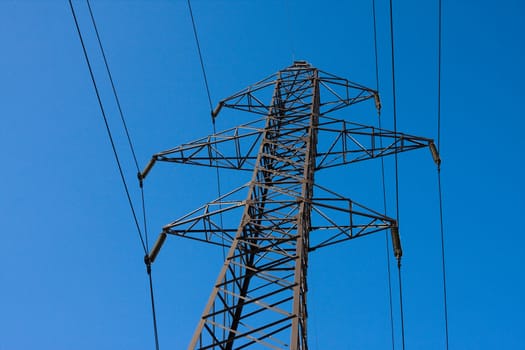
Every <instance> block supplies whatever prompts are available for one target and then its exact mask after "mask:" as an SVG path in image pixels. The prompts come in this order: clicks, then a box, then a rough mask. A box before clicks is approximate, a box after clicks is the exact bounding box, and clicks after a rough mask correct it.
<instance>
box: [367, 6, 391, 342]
mask: <svg viewBox="0 0 525 350" xmlns="http://www.w3.org/2000/svg"><path fill="white" fill-rule="evenodd" d="M372 17H373V20H374V58H375V71H376V90H377V93H378V94H379V55H378V49H377V20H376V2H375V0H372ZM377 120H378V127H379V129H382V128H381V113H380V111H379V110H378V113H377ZM379 146H380V148H381V149H383V138H382V137H380V138H379ZM381 182H382V188H383V212H384V214H385V215H386V213H387V201H386V182H385V160H384V158H383V157H381ZM385 247H386V267H387V273H388V301H389V310H390V335H391V340H392V350H394V349H395V336H394V334H395V333H394V310H393V302H392V272H391V270H390V240H389V238H388V232H386V231H385Z"/></svg>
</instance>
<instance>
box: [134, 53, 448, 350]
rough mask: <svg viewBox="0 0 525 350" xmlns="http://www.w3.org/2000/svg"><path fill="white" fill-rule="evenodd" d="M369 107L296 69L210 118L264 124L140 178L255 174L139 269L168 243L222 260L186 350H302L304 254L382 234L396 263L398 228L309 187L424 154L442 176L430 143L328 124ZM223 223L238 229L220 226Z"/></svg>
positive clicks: (179, 224)
mask: <svg viewBox="0 0 525 350" xmlns="http://www.w3.org/2000/svg"><path fill="white" fill-rule="evenodd" d="M269 89H272V90H273V93H272V97H271V101H270V102H267V101H266V99H265V98H263V97H262V96H263V95H264V93H265V92H266V93H267V91H268V90H269ZM369 99H373V100H374V101H375V105H376V107H377V108H380V102H379V96H378V93H377V92H376V91H374V90H372V89H369V88H366V87H364V86H362V85H359V84H355V83H352V82H350V81H348V80H346V79H343V78H339V77H337V76H334V75H332V74H329V73H326V72H323V71H321V70H318V69H317V68H314V67H312V66H311V65H309V64H308V63H306V62H305V61H296V62H295V63H294V64H293V65H292V66H290V67H288V68H286V69H283V70H281V71H279V72H278V73H276V74H274V75H272V76H270V77H268V78H266V79H263V80H261V81H260V82H258V83H256V84H254V85H252V86H250V87H248V88H246V89H244V90H242V91H240V92H238V93H236V94H234V95H232V96H231V97H229V98H226V99H224V100H222V101H221V102H220V103H219V104H218V106H217V108H216V109H215V110H214V112H213V113H212V114H213V118H216V117H217V116H218V114H219V112H220V111H221V109H223V108H232V109H237V110H241V111H246V112H252V113H255V114H260V115H263V116H265V117H264V118H262V119H259V120H256V121H254V122H250V123H247V124H244V125H241V126H239V127H236V128H233V129H229V130H226V131H223V132H219V133H217V134H215V135H211V136H209V137H206V138H202V139H199V140H196V141H193V142H190V143H186V144H183V145H181V146H178V147H175V148H173V149H170V150H166V151H163V152H159V153H157V154H155V155H153V157H152V159H151V161H150V162H149V163H148V165H147V166H146V167H145V169H144V171H143V172H142V173H140V174H139V179H140V181H141V182H142V181H143V180H144V179H145V177H146V176H147V175H148V173H149V172H150V170H151V169H152V167H153V166H154V164H155V162H158V161H161V162H170V163H182V164H193V165H200V166H209V167H219V168H228V169H237V170H245V171H252V179H251V181H250V182H249V183H248V184H246V185H244V186H242V187H240V188H238V189H236V190H233V191H231V192H229V193H227V194H225V195H223V196H221V197H220V198H218V199H216V200H214V201H212V202H210V203H208V204H206V205H204V206H203V207H201V208H198V209H196V210H194V211H193V212H191V213H189V214H187V215H185V216H183V217H181V218H179V219H177V220H175V221H173V222H171V223H170V224H167V225H166V226H164V228H163V230H162V232H161V234H160V236H159V240H158V241H157V243H156V244H155V245H154V247H153V249H152V251H151V252H150V254H149V256H148V257H147V259H148V261H150V262H153V261H154V259H155V258H156V257H157V255H158V253H159V251H160V249H161V246H162V244H163V243H164V241H165V239H166V234H173V235H176V236H181V237H185V238H190V239H194V240H198V241H203V242H207V243H211V244H215V245H219V246H225V247H228V248H229V251H228V254H227V257H226V261H225V263H224V265H223V267H222V269H221V272H220V273H219V276H218V278H217V281H216V283H215V287H214V288H213V290H212V292H211V295H210V298H209V300H208V303H207V305H206V307H205V309H204V312H203V314H202V317H201V319H200V322H199V324H198V326H197V329H196V331H195V333H194V336H193V338H192V340H191V343H190V345H189V347H188V349H192V350H193V349H217V350H218V349H221V350H231V349H244V348H249V347H255V348H257V349H260V348H265V349H293V350H306V349H308V343H307V323H306V321H307V315H308V313H307V303H306V293H307V290H308V288H307V267H308V254H309V252H311V251H313V250H316V249H318V248H322V247H326V246H329V245H333V244H336V243H339V242H343V241H347V240H350V239H353V238H357V237H361V236H365V235H368V234H371V233H374V232H378V231H382V230H386V229H390V230H391V232H392V235H393V241H394V242H395V245H394V254H395V256H396V257H398V258H399V257H400V256H401V254H402V252H401V245H400V241H399V234H398V227H397V223H396V221H395V220H394V219H391V218H389V217H386V216H384V215H382V214H380V213H378V212H376V211H373V210H371V209H369V208H366V207H365V206H363V205H361V204H358V203H356V202H354V201H352V200H350V199H348V198H344V197H342V196H340V195H338V194H337V193H335V192H333V191H331V190H329V189H327V188H324V187H322V186H319V185H317V184H315V181H314V174H315V172H316V171H318V170H321V169H325V168H330V167H335V166H341V165H346V164H350V163H354V162H359V161H364V160H368V159H373V158H377V157H383V156H387V155H390V154H394V153H396V152H404V151H409V150H414V149H419V148H423V147H429V148H430V150H431V152H432V156H433V158H434V160H435V162H436V163H437V164H438V166H439V162H440V160H439V155H438V154H437V150H436V148H435V146H434V143H433V141H432V140H431V139H428V138H422V137H417V136H412V135H408V134H403V133H394V132H392V131H388V130H383V129H378V128H375V127H372V126H366V125H361V124H356V123H351V122H348V121H346V120H342V119H336V118H333V117H331V116H330V113H333V112H334V111H337V110H339V109H342V108H345V107H348V106H351V105H353V104H356V103H358V102H362V101H366V100H369ZM321 137H323V142H322V143H320V142H319V138H321ZM380 145H382V146H380ZM246 191H247V195H246V196H245V197H244V198H243V197H242V194H243V193H246ZM240 195H241V196H240ZM230 214H231V215H238V216H240V217H241V220H240V223H239V224H238V225H237V226H234V227H228V225H220V224H219V223H220V222H221V220H219V217H220V216H221V215H230ZM341 217H343V218H345V219H344V222H341ZM226 222H229V220H228V221H226Z"/></svg>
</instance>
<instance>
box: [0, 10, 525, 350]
mask: <svg viewBox="0 0 525 350" xmlns="http://www.w3.org/2000/svg"><path fill="white" fill-rule="evenodd" d="M74 4H75V6H76V9H77V14H78V16H79V20H80V25H81V29H82V32H83V34H84V35H85V40H86V43H87V48H88V51H89V54H90V57H91V59H92V61H93V66H94V69H95V74H96V77H97V82H98V84H99V86H100V88H101V94H102V97H103V101H104V105H105V107H106V110H107V113H108V116H109V119H110V125H111V127H112V130H113V132H114V136H115V139H116V141H117V148H118V150H119V154H120V156H121V157H122V160H123V165H124V171H125V174H126V177H127V180H128V183H129V184H130V185H131V187H132V193H131V195H132V197H133V199H134V202H135V204H136V206H137V207H140V206H139V204H140V197H139V195H140V193H139V191H138V186H137V183H136V171H135V169H134V166H133V163H132V159H131V155H130V153H129V150H128V149H127V148H126V142H125V138H124V134H123V130H122V126H121V125H120V124H119V121H118V115H117V110H116V106H115V104H114V101H113V100H112V97H111V94H110V86H109V82H108V80H107V77H106V76H105V75H104V71H103V66H102V64H103V62H102V58H101V56H100V53H99V51H98V50H97V47H96V43H95V37H94V33H93V30H92V27H91V26H90V23H89V21H88V17H87V15H88V12H87V7H86V6H85V2H83V1H75V2H74ZM192 4H193V11H194V15H195V19H196V22H197V29H198V31H199V37H200V42H201V48H202V50H203V55H204V60H205V64H206V70H207V73H208V79H209V83H210V91H211V95H212V99H213V102H214V103H216V102H217V101H218V100H219V99H222V98H225V97H227V96H229V95H231V94H232V93H234V92H236V91H238V90H240V89H242V88H244V87H245V86H247V85H249V84H251V83H254V82H256V81H258V80H259V79H261V78H263V77H266V76H267V75H270V74H272V73H274V72H276V71H277V70H279V69H281V68H284V67H286V66H288V65H290V64H291V63H292V61H293V59H294V58H296V59H305V60H307V61H309V62H310V63H312V64H313V65H315V66H317V67H319V68H320V69H323V70H325V71H328V72H331V73H334V74H337V75H339V76H343V77H346V78H348V79H350V80H353V81H356V82H359V83H361V84H364V85H367V86H370V87H375V64H374V51H373V34H372V28H373V27H372V16H371V2H370V1H364V2H363V1H344V2H343V1H335V0H334V1H328V0H327V1H323V2H318V1H298V0H288V1H276V0H271V1H234V0H232V1H198V0H195V1H193V2H192ZM92 7H93V10H94V13H95V16H96V18H97V22H98V26H99V31H100V34H101V37H102V40H103V43H104V46H105V49H106V54H107V56H108V60H109V63H110V66H111V72H112V74H113V77H114V79H115V81H116V84H117V89H118V92H119V97H120V99H121V104H122V106H123V109H124V113H125V116H126V120H127V122H128V127H129V129H130V131H131V134H132V137H133V140H134V142H135V147H136V151H137V156H138V159H139V162H140V163H141V165H145V164H146V162H147V161H148V160H149V158H150V156H151V155H152V154H153V153H155V152H158V151H160V150H164V149H167V148H170V147H173V146H176V145H178V144H181V143H183V142H187V141H190V140H193V139H196V138H198V137H202V136H205V135H207V134H209V133H211V130H212V125H211V121H210V117H209V107H208V101H207V96H206V92H205V88H204V84H203V80H202V75H201V71H200V66H199V61H198V56H197V51H196V47H195V41H194V38H193V32H192V28H191V21H190V17H189V12H188V9H187V5H186V1H179V0H177V1H130V2H126V1H96V0H93V1H92ZM377 10H378V17H377V19H378V39H379V41H378V43H379V62H380V70H379V72H380V93H381V96H382V99H383V107H384V110H383V114H382V118H383V123H384V126H385V127H387V128H391V127H392V93H391V89H390V86H391V80H390V64H389V62H390V58H389V54H390V51H389V50H390V49H389V46H388V44H389V42H388V2H387V1H382V0H378V1H377ZM443 10H444V26H443V76H442V89H443V90H442V135H441V141H442V144H441V158H442V160H443V164H442V183H443V197H444V224H445V240H446V252H447V255H446V259H447V274H448V275H447V277H448V280H447V283H448V301H449V304H448V306H449V332H450V348H451V349H494V348H501V349H520V348H524V347H525V345H524V344H525V332H524V329H525V324H524V321H523V315H524V314H525V301H524V299H523V295H525V283H524V273H523V270H522V267H523V266H524V263H525V261H524V254H523V246H524V243H525V238H524V234H525V230H524V229H523V227H522V225H521V224H519V222H520V220H521V219H522V218H523V212H524V210H525V188H524V182H523V178H525V174H524V168H523V160H524V158H523V154H522V150H523V149H524V147H525V142H524V141H523V138H522V130H523V129H524V126H525V125H524V124H525V123H524V121H523V118H522V117H523V111H522V99H523V94H524V92H525V91H524V87H523V81H524V80H525V69H524V67H523V64H522V63H523V61H525V52H524V51H525V37H524V35H523V33H524V29H525V28H524V26H523V18H524V15H525V8H524V5H523V4H522V3H521V2H520V1H518V0H514V1H513V0H503V1H500V2H498V3H497V6H496V5H495V4H494V3H493V2H488V1H473V0H471V1H467V0H461V1H455V2H452V1H444V8H443ZM394 16H395V17H394V18H395V35H396V37H395V38H396V47H395V50H396V51H395V53H396V84H397V103H398V105H397V107H398V108H397V115H398V129H399V130H400V131H404V132H407V133H411V134H415V135H421V136H426V137H433V138H435V137H436V136H437V128H436V102H437V99H436V91H437V90H436V86H437V81H436V76H437V70H436V69H437V61H436V57H437V41H436V40H437V36H436V35H437V31H436V30H437V2H436V1H433V2H421V1H414V0H412V1H409V0H405V1H394ZM0 42H1V43H2V47H3V50H2V55H0V67H1V79H0V95H1V96H2V99H1V101H2V103H0V111H1V112H0V113H1V118H2V119H1V120H2V127H1V128H0V152H1V153H0V154H1V166H0V169H1V179H2V181H1V182H0V193H1V196H0V213H1V214H0V220H1V221H0V222H1V223H2V233H1V246H2V248H3V249H2V250H3V252H4V257H3V261H4V264H3V268H2V269H0V271H1V272H0V285H1V286H2V288H1V292H0V310H1V311H0V330H1V331H0V349H2V350H4V349H6V350H7V349H9V350H11V349H35V348H39V349H46V348H54V349H72V348H73V349H92V348H98V349H114V348H117V349H147V348H154V342H153V333H152V326H151V314H150V304H149V294H148V293H149V292H148V284H147V275H146V273H145V268H144V264H143V261H142V258H143V254H142V250H141V246H140V244H139V240H138V238H137V233H136V231H135V227H134V225H133V222H132V217H131V213H130V210H129V207H128V204H127V202H126V198H125V195H124V191H123V188H122V184H121V182H120V178H119V174H118V172H117V168H116V164H115V161H114V159H113V155H112V153H111V148H110V145H109V142H108V138H107V135H106V134H105V130H104V125H103V122H102V118H101V115H100V111H99V109H98V104H97V101H96V97H95V94H94V90H93V87H92V85H91V81H90V78H89V74H88V70H87V67H86V64H85V61H84V58H83V55H82V51H81V46H80V43H79V40H78V37H77V33H76V31H75V28H74V22H73V19H72V16H71V13H70V10H69V6H68V3H67V1H8V0H4V1H2V2H0ZM360 111H361V110H360ZM348 118H349V119H352V120H356V121H359V122H363V123H365V124H374V123H376V121H377V117H376V115H375V113H374V110H373V106H370V108H369V113H368V114H367V113H359V114H355V115H351V114H350V115H349V117H348ZM354 118H355V119H354ZM252 119H254V117H253V116H251V115H248V116H246V121H249V120H252ZM237 122H239V119H238V118H237V119H235V120H233V119H230V120H228V117H227V114H224V117H223V116H222V115H221V118H220V119H219V120H218V121H217V128H218V129H219V130H221V129H223V128H226V127H229V126H232V125H234V124H235V123H237ZM392 166H393V163H392V162H391V160H389V161H387V189H388V198H389V211H390V213H389V214H390V215H393V212H392V210H393V208H394V206H393V203H394V191H393V190H394V187H393V186H394V182H393V175H394V173H393V171H392V169H393V168H392ZM399 166H400V173H399V176H400V191H399V196H400V222H401V226H400V231H401V234H402V243H403V248H404V253H405V254H404V258H403V288H404V294H403V297H404V307H405V334H406V346H407V349H443V348H444V345H443V344H444V328H443V327H444V326H443V307H442V281H441V270H440V266H441V260H440V259H441V256H440V238H439V220H438V218H439V216H438V201H437V198H438V197H437V196H438V195H437V177H436V170H435V166H434V164H433V162H432V159H431V157H430V154H429V152H427V151H426V150H419V151H415V152H410V153H406V154H403V155H401V156H400V163H399ZM318 179H319V181H322V182H323V184H324V185H327V186H329V187H330V188H333V189H335V190H337V191H339V192H341V193H343V194H345V195H347V196H349V197H351V198H353V199H355V200H356V201H358V202H360V203H363V204H366V205H368V206H370V207H373V208H377V209H381V207H380V206H381V188H380V177H379V167H378V163H377V162H376V163H371V164H367V165H356V166H354V167H347V168H344V169H338V170H337V171H335V172H327V173H326V174H322V175H319V177H318ZM242 182H243V177H241V176H239V175H238V174H236V173H230V172H227V171H224V172H222V173H221V185H222V187H223V189H224V190H227V189H230V188H233V187H234V186H235V185H238V184H240V183H242ZM145 191H146V200H147V210H148V215H147V216H148V227H149V231H150V239H151V240H154V239H155V238H156V236H157V233H158V232H159V231H160V228H161V227H162V225H164V224H166V223H168V222H170V221H171V220H173V219H175V218H177V217H179V216H181V215H183V214H185V213H186V212H188V211H189V210H192V209H194V208H196V207H197V206H199V205H201V204H203V203H205V202H207V201H209V200H212V199H214V198H215V197H216V194H217V192H216V183H215V172H214V171H213V170H210V169H193V168H188V167H184V166H178V167H172V166H167V165H164V164H162V165H160V166H158V167H156V168H155V169H154V170H153V172H152V173H151V174H150V176H149V178H148V179H147V181H146V184H145ZM327 249H328V248H327ZM221 259H222V252H221V251H220V250H217V249H215V248H213V247H208V246H202V245H200V244H197V243H195V242H191V241H184V240H181V239H177V238H176V237H169V239H168V242H167V244H166V245H165V246H164V248H163V250H162V252H161V253H160V255H159V258H158V260H157V261H156V263H155V265H154V266H153V269H154V271H153V273H154V278H155V288H156V298H157V312H158V323H159V335H160V343H161V348H165V349H167V348H170V349H182V348H185V346H186V345H187V344H188V340H189V339H190V337H191V335H192V333H193V330H194V328H195V325H196V322H197V320H198V318H199V316H200V314H201V312H202V309H203V307H204V305H205V302H206V300H207V298H208V295H209V293H210V291H211V288H212V285H213V282H214V281H215V278H216V275H217V273H218V271H219V268H220V265H221V263H222V261H221ZM391 264H392V266H394V265H393V262H391ZM309 278H310V281H309V283H310V291H309V293H310V294H309V302H310V305H309V307H310V318H309V322H310V330H309V331H310V333H309V335H310V348H311V349H314V350H315V349H384V348H389V347H391V343H390V330H389V318H388V295H387V291H386V289H387V274H386V257H385V239H384V236H383V235H382V234H379V235H377V236H373V237H367V238H363V239H360V240H355V241H351V242H347V243H346V244H342V245H341V246H338V247H334V248H333V249H330V251H328V250H326V251H321V252H316V253H315V254H312V256H311V258H310V272H309ZM396 281H397V278H396V276H395V275H394V276H393V282H394V291H396V288H397V282H396ZM394 297H395V299H394V301H395V302H394V313H395V330H396V349H397V348H400V346H399V345H400V343H399V342H400V329H399V327H400V323H399V305H398V303H397V297H396V294H394Z"/></svg>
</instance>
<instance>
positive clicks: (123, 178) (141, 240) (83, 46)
mask: <svg viewBox="0 0 525 350" xmlns="http://www.w3.org/2000/svg"><path fill="white" fill-rule="evenodd" d="M69 6H70V8H71V13H72V15H73V19H74V21H75V26H76V29H77V33H78V37H79V39H80V43H81V45H82V51H83V52H84V57H85V59H86V64H87V67H88V70H89V75H90V77H91V82H92V83H93V87H94V89H95V94H96V96H97V101H98V105H99V108H100V111H101V113H102V118H103V119H104V125H105V126H106V132H107V134H108V138H109V141H110V143H111V148H112V150H113V155H114V157H115V160H116V162H117V167H118V170H119V174H120V178H121V180H122V184H123V185H124V190H125V192H126V197H127V199H128V203H129V206H130V209H131V213H132V215H133V220H134V222H135V226H136V227H137V232H138V234H139V238H140V243H141V245H142V249H143V250H144V253H145V254H147V253H148V250H147V247H146V244H145V242H144V238H143V236H142V231H141V229H140V225H139V222H138V219H137V214H136V212H135V208H134V206H133V202H132V201H131V196H130V193H129V189H128V185H127V182H126V179H125V177H124V172H123V171H122V166H121V164H120V159H119V156H118V154H117V149H116V146H115V142H114V140H113V135H112V134H111V130H110V128H109V123H108V119H107V116H106V111H105V110H104V106H103V104H102V100H101V98H100V93H99V90H98V86H97V83H96V81H95V76H94V73H93V69H92V68H91V63H90V61H89V56H88V54H87V51H86V46H85V44H84V39H83V38H82V33H81V32H80V27H79V25H78V20H77V16H76V13H75V9H74V8H73V4H72V2H71V0H69Z"/></svg>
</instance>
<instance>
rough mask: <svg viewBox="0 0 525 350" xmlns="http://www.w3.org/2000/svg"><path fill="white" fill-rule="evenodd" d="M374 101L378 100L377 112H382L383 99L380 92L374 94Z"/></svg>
mask: <svg viewBox="0 0 525 350" xmlns="http://www.w3.org/2000/svg"><path fill="white" fill-rule="evenodd" d="M374 101H375V102H376V109H377V113H379V114H381V100H380V99H379V94H378V93H375V94H374Z"/></svg>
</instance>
